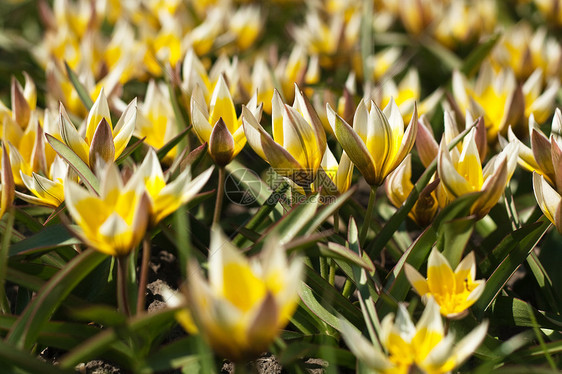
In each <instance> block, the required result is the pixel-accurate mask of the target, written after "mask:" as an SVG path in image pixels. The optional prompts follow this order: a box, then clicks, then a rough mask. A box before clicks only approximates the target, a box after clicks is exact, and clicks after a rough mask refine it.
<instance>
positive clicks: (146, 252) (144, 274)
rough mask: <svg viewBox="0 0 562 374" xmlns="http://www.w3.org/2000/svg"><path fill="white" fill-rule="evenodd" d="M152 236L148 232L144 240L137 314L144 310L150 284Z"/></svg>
mask: <svg viewBox="0 0 562 374" xmlns="http://www.w3.org/2000/svg"><path fill="white" fill-rule="evenodd" d="M150 247H151V243H150V237H149V236H148V234H147V235H146V236H145V237H144V240H143V241H142V262H141V268H140V275H139V278H140V279H139V290H138V295H137V314H140V313H142V312H143V311H144V303H145V294H146V286H147V284H148V265H149V262H150V249H151V248H150Z"/></svg>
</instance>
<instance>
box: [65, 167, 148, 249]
mask: <svg viewBox="0 0 562 374" xmlns="http://www.w3.org/2000/svg"><path fill="white" fill-rule="evenodd" d="M99 180H100V182H101V187H100V194H99V196H98V195H97V194H96V193H94V192H92V191H88V190H86V189H85V188H83V187H81V186H80V185H78V184H77V183H76V182H74V181H72V180H68V179H67V180H66V181H65V182H64V195H65V199H66V207H67V209H68V212H69V213H70V215H71V216H72V218H73V220H74V221H75V222H76V223H77V224H78V226H79V228H80V230H79V231H78V232H77V234H78V236H79V237H80V238H81V240H82V241H83V242H84V243H85V244H86V245H88V246H90V247H92V248H94V249H96V250H98V251H100V252H102V253H105V254H108V255H111V256H115V257H124V256H126V255H128V254H129V253H130V252H131V251H132V250H134V249H135V247H136V246H137V245H138V244H139V242H140V241H141V240H142V238H143V237H144V234H145V231H146V227H147V224H148V220H149V213H150V201H149V198H148V197H147V195H146V192H145V189H144V185H142V184H139V183H127V184H125V185H124V184H123V180H122V177H121V175H120V174H119V170H118V169H117V166H116V165H115V164H114V163H108V164H107V165H105V167H104V168H103V170H102V171H101V172H100V173H99Z"/></svg>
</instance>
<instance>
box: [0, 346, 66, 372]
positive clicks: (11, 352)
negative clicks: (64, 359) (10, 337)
mask: <svg viewBox="0 0 562 374" xmlns="http://www.w3.org/2000/svg"><path fill="white" fill-rule="evenodd" d="M0 361H2V372H6V373H8V372H15V368H18V369H20V370H23V371H24V372H27V373H31V374H35V373H41V374H62V373H74V370H69V369H67V370H63V369H60V368H57V367H56V366H52V365H49V364H47V363H46V362H43V361H40V360H39V359H37V358H35V356H33V355H31V354H29V353H27V352H24V351H21V350H20V349H17V348H15V347H14V346H12V345H10V344H8V343H6V342H5V341H3V340H1V339H0ZM4 370H6V371H4Z"/></svg>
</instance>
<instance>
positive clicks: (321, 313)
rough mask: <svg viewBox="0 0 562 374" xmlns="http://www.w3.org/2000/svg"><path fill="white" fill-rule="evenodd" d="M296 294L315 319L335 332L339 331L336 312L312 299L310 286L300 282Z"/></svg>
mask: <svg viewBox="0 0 562 374" xmlns="http://www.w3.org/2000/svg"><path fill="white" fill-rule="evenodd" d="M298 292H299V296H300V298H301V300H302V301H303V303H304V304H305V305H306V306H307V307H308V308H309V309H310V311H311V312H312V313H314V315H316V317H318V318H319V319H320V320H322V321H324V322H325V323H327V324H328V325H330V326H332V327H333V328H335V329H336V330H339V329H340V321H339V319H338V317H336V314H337V312H336V311H335V310H334V308H333V307H332V306H331V305H329V304H328V305H323V304H322V303H320V302H319V301H318V300H317V299H316V297H314V291H313V290H312V288H311V287H310V286H308V285H307V284H306V283H304V282H301V284H300V287H299V290H298Z"/></svg>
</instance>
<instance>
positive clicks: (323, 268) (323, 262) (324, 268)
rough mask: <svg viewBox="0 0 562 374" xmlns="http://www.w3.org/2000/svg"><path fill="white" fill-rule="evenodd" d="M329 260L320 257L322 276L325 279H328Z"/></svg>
mask: <svg viewBox="0 0 562 374" xmlns="http://www.w3.org/2000/svg"><path fill="white" fill-rule="evenodd" d="M328 272H329V269H328V259H327V258H326V257H324V256H320V276H321V277H322V278H324V279H328Z"/></svg>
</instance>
